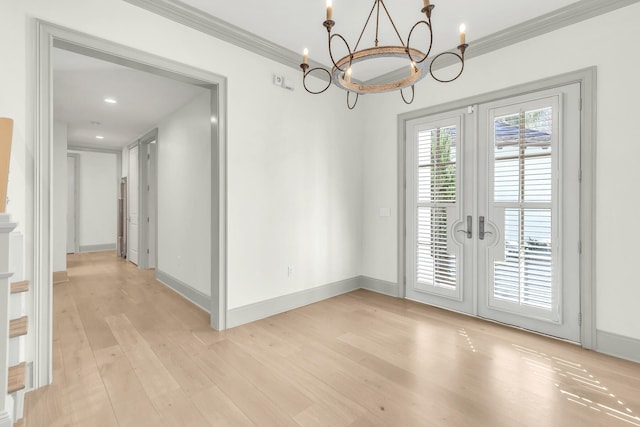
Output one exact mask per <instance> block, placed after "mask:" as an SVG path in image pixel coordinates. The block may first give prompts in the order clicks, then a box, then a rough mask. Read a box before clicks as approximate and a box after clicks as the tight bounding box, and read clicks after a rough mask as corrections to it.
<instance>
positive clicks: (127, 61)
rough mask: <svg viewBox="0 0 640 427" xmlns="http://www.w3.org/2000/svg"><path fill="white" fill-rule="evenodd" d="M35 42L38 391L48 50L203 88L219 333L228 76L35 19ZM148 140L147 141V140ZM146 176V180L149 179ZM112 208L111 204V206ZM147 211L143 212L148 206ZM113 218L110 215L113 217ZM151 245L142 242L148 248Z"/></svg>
mask: <svg viewBox="0 0 640 427" xmlns="http://www.w3.org/2000/svg"><path fill="white" fill-rule="evenodd" d="M35 29H36V34H37V37H36V43H35V56H34V57H35V64H34V76H35V83H34V84H35V86H34V92H35V94H36V101H35V108H34V111H35V113H34V116H33V126H34V131H33V135H34V138H33V146H32V147H30V148H31V149H32V150H33V153H34V164H33V171H34V179H33V182H30V183H28V186H29V187H31V188H30V190H32V191H33V194H34V195H35V198H34V200H33V205H32V206H30V207H29V209H28V211H29V212H33V217H32V218H30V219H29V222H30V224H29V227H30V229H28V230H29V234H30V236H31V238H30V239H29V240H28V242H27V244H28V247H27V251H28V252H29V253H31V254H32V256H30V257H27V259H29V260H30V261H31V265H28V266H27V271H30V272H31V275H32V281H33V283H34V295H33V297H34V312H33V318H34V322H33V328H34V334H33V340H34V342H33V343H32V345H31V348H32V349H33V354H32V355H31V358H32V359H33V361H34V364H33V375H32V377H33V383H34V384H33V386H34V387H35V388H38V387H41V386H44V385H47V384H49V383H50V382H51V374H52V335H51V321H52V316H51V314H52V313H51V302H52V286H51V282H52V279H51V275H52V265H51V262H50V258H51V249H50V243H51V241H52V229H51V225H50V224H51V217H52V206H53V201H52V200H51V198H50V197H49V193H48V191H47V189H48V188H49V186H50V185H51V184H52V179H53V178H52V170H51V167H50V164H51V156H52V154H53V146H52V142H51V136H52V135H51V132H50V129H51V127H52V123H51V117H52V111H51V108H52V107H51V106H52V85H51V81H52V67H51V61H52V51H53V49H54V48H59V49H64V50H67V51H71V52H74V53H78V54H80V55H85V56H89V57H93V58H97V59H101V60H104V61H110V62H113V63H116V64H120V65H124V66H126V67H130V68H134V69H139V70H144V71H147V72H149V71H151V72H152V73H155V74H157V75H161V76H164V77H169V78H171V79H175V80H178V81H182V82H186V83H189V84H194V85H199V86H201V87H203V88H206V89H207V90H208V92H209V93H210V94H211V96H210V105H211V108H210V115H211V119H210V120H208V126H210V135H211V140H210V146H211V157H210V164H211V165H212V171H211V239H210V242H211V243H210V246H211V251H210V253H211V259H210V265H211V284H210V285H211V286H210V287H211V296H210V299H208V300H207V303H208V305H209V307H208V308H209V312H210V313H211V316H210V320H211V326H212V327H213V328H214V329H224V328H225V326H226V325H225V320H226V293H225V288H226V273H225V265H226V239H225V230H226V205H225V200H226V197H225V192H226V155H225V153H226V130H225V127H226V97H225V95H226V79H225V78H224V77H221V76H218V75H215V74H213V73H209V72H206V71H203V70H199V69H196V68H193V67H189V66H186V65H184V64H179V63H175V62H173V61H170V60H166V59H164V58H160V57H157V56H154V55H151V54H147V53H145V52H141V51H138V50H135V49H131V48H128V47H125V46H121V45H118V44H115V43H111V42H108V41H105V40H102V39H97V38H94V37H91V36H88V35H85V34H81V33H77V32H74V31H69V30H66V29H64V28H61V27H58V26H55V25H51V24H48V23H45V22H42V21H38V20H36V21H35ZM149 142H150V141H149ZM148 178H149V177H148V176H147V177H146V179H148ZM114 203H115V201H114ZM147 210H148V207H147ZM114 219H115V215H114ZM150 244H151V242H150V241H149V240H148V238H147V241H146V242H145V246H149V245H150Z"/></svg>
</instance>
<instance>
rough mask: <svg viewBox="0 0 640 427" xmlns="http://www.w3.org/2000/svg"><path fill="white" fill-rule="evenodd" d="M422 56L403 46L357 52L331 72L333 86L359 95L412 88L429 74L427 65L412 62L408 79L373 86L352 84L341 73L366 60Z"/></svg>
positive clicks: (337, 64)
mask: <svg viewBox="0 0 640 427" xmlns="http://www.w3.org/2000/svg"><path fill="white" fill-rule="evenodd" d="M423 55H424V54H423V53H422V52H421V51H419V50H418V49H412V48H408V47H404V46H381V47H373V48H369V49H362V50H359V51H357V52H355V53H353V54H351V55H347V56H344V57H342V58H341V59H340V60H338V62H337V63H336V65H335V66H334V67H333V69H332V70H331V74H332V80H333V84H335V85H336V86H338V87H339V88H342V89H344V90H347V91H351V92H356V93H359V94H365V93H384V92H391V91H394V90H398V89H404V88H406V87H409V86H413V85H414V84H415V83H417V82H419V81H420V80H422V79H423V78H425V77H426V76H427V74H429V70H428V68H427V64H426V63H425V62H423V63H416V62H413V66H411V72H410V75H409V76H408V77H404V78H401V79H399V80H396V81H394V82H390V83H385V84H373V85H367V84H364V83H354V82H351V79H350V77H349V75H348V72H347V71H345V72H343V71H342V70H343V69H344V66H345V65H348V67H347V70H348V68H350V67H352V66H353V64H357V63H359V62H364V61H367V60H372V59H378V58H407V56H409V58H411V57H413V56H416V57H421V56H423Z"/></svg>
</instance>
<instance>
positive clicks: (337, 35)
mask: <svg viewBox="0 0 640 427" xmlns="http://www.w3.org/2000/svg"><path fill="white" fill-rule="evenodd" d="M334 37H338V38H340V39H341V40H342V41H343V42H344V45H345V46H346V47H347V50H348V51H349V67H351V60H352V59H353V53H351V47H349V43H347V41H346V40H345V38H344V37H342V35H341V34H340V33H335V34H331V35H330V36H329V56H330V57H331V62H333V66H334V67H336V68H337V69H338V70H340V71H342V72H343V73H346V72H347V70H346V69H343V68H340V67H339V66H338V64H337V63H336V60H335V59H334V58H333V51H332V50H331V42H332V41H333V38H334ZM347 69H348V68H347Z"/></svg>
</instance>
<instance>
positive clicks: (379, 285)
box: [358, 276, 398, 298]
mask: <svg viewBox="0 0 640 427" xmlns="http://www.w3.org/2000/svg"><path fill="white" fill-rule="evenodd" d="M358 279H359V280H360V288H362V289H366V290H368V291H372V292H377V293H379V294H384V295H388V296H390V297H395V298H397V297H398V285H397V284H395V283H392V282H387V281H386V280H380V279H374V278H373V277H367V276H360V277H358Z"/></svg>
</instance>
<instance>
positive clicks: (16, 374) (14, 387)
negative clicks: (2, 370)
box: [7, 362, 27, 394]
mask: <svg viewBox="0 0 640 427" xmlns="http://www.w3.org/2000/svg"><path fill="white" fill-rule="evenodd" d="M26 371H27V364H26V362H22V363H20V364H19V365H16V366H12V367H10V368H9V378H8V385H7V393H8V394H11V393H15V392H16V391H18V390H22V389H23V388H24V376H25V373H26Z"/></svg>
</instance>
